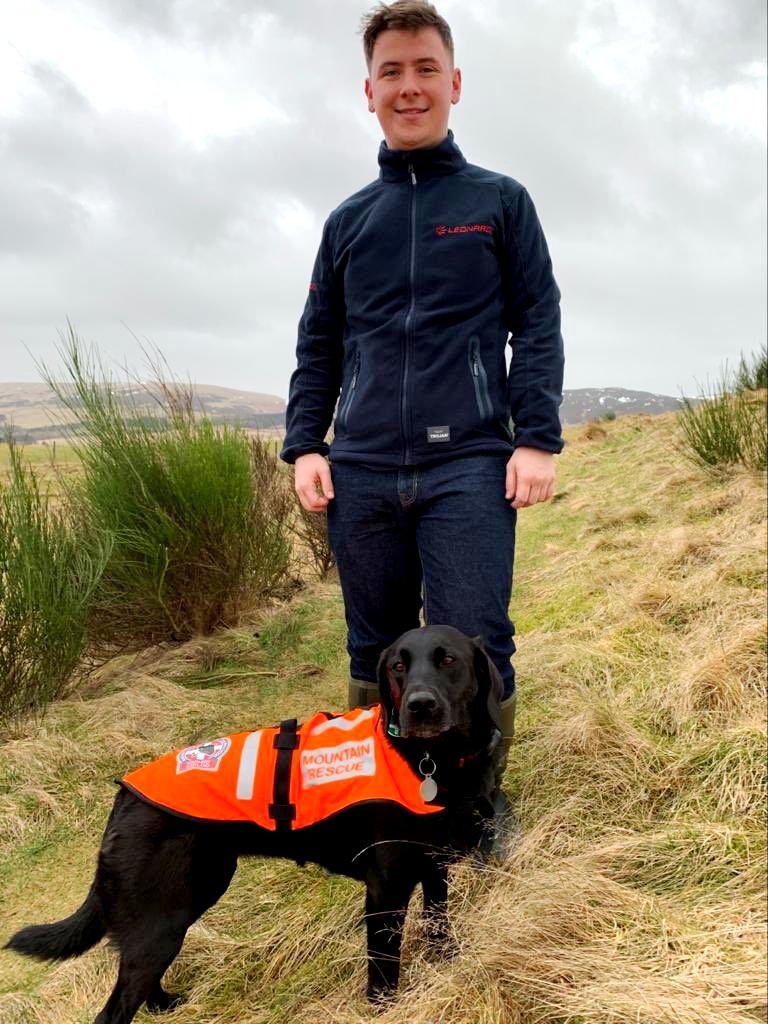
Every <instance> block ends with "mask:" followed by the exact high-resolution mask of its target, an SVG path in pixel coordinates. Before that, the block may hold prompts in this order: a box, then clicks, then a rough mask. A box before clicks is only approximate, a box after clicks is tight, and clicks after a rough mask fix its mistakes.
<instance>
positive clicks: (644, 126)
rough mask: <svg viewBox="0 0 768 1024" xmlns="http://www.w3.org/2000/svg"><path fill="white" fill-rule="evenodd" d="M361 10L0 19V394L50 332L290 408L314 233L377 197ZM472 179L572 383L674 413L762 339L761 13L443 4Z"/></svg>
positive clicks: (9, 5)
mask: <svg viewBox="0 0 768 1024" xmlns="http://www.w3.org/2000/svg"><path fill="white" fill-rule="evenodd" d="M367 7H368V5H367V4H366V3H365V2H364V0H323V2H322V3H318V2H310V0H279V2H272V3H268V2H261V0H3V2H2V4H1V5H0V381H3V380H4V381H12V380H37V379H39V378H38V374H37V371H36V369H35V365H34V359H38V360H44V361H46V362H48V363H49V364H53V365H54V366H56V365H57V358H56V355H55V345H56V343H57V332H58V330H60V329H61V328H63V327H64V326H65V323H66V318H67V317H69V318H70V320H71V321H72V322H73V324H74V326H75V328H76V329H77V330H78V332H79V333H80V334H81V336H82V337H83V338H84V339H85V340H87V341H89V342H92V343H94V344H96V345H97V346H98V348H99V350H100V352H101V354H102V356H103V358H104V360H105V362H106V364H107V365H108V366H110V367H116V366H119V365H120V364H125V363H127V364H129V365H130V366H131V367H132V368H134V369H135V370H138V371H139V372H141V367H142V357H141V353H140V350H139V346H138V344H137V342H136V341H135V340H134V338H133V337H132V333H131V332H133V334H135V335H137V336H138V337H139V338H141V339H146V340H147V341H148V342H150V343H151V344H152V345H155V346H157V347H158V348H159V349H160V350H161V351H162V352H163V354H164V355H165V357H166V359H167V361H168V363H169V364H170V366H171V367H172V369H173V371H174V372H175V374H177V375H178V376H181V377H187V376H189V377H191V378H192V380H193V381H198V382H200V383H207V384H219V385H223V386H226V387H236V388H246V389H249V390H253V391H262V392H269V393H272V394H277V395H282V396H284V397H285V396H286V395H287V389H288V379H289V376H290V373H291V370H292V368H293V361H294V347H295V339H296V323H297V320H298V318H299V316H300V313H301V310H302V308H303V305H304V300H305V296H306V293H307V285H308V282H309V277H310V271H311V267H312V262H313V259H314V254H315V251H316V248H317V244H318V241H319V237H320V231H321V228H322V224H323V221H324V220H325V218H326V216H327V215H328V213H329V212H330V210H331V209H332V208H333V207H334V206H336V205H337V204H338V203H339V202H341V201H342V200H343V199H344V198H345V197H346V196H347V195H349V194H350V193H352V192H354V191H356V190H357V189H358V188H360V187H362V186H363V185H365V184H366V183H367V182H369V181H370V180H372V179H373V178H374V177H376V175H377V173H378V167H377V164H376V152H377V147H378V143H379V140H380V137H381V136H380V131H379V127H378V122H377V121H376V119H375V116H374V115H372V114H369V113H368V112H367V109H366V106H365V102H364V97H363V79H364V74H365V67H364V62H363V58H362V52H361V46H360V39H359V36H358V24H359V20H360V17H361V15H362V14H363V13H364V12H365V11H366V9H367ZM438 8H439V10H440V11H441V13H443V14H444V15H445V16H446V17H447V18H448V20H449V21H450V22H451V25H452V28H453V33H454V38H455V41H456V62H457V64H458V66H459V67H461V69H462V73H463V82H464V86H463V94H462V98H461V102H460V103H459V105H458V106H457V107H455V108H454V109H453V113H452V120H451V126H452V127H453V130H454V133H455V136H456V141H457V142H458V144H459V146H460V147H461V148H462V150H463V152H464V154H465V156H466V157H467V158H468V159H469V160H470V162H472V163H475V164H480V165H482V166H485V167H490V168H493V169H494V170H497V171H503V172H504V173H506V174H509V175H511V176H512V177H513V178H517V179H518V180H519V181H522V182H523V184H524V185H525V186H526V187H527V188H528V191H529V192H530V193H531V195H532V196H533V199H534V202H535V203H536V206H537V208H538V211H539V216H540V218H541V221H542V223H543V225H544V230H545V232H546V234H547V238H548V241H549V246H550V250H551V252H552V257H553V262H554V265H555V274H556V277H557V279H558V282H559V284H560V287H561V290H562V292H563V332H564V336H565V341H566V357H567V365H566V387H570V388H578V387H607V386H622V387H626V388H633V389H640V390H648V391H657V392H664V393H667V394H679V392H680V390H681V389H682V390H684V391H685V392H687V393H693V392H695V390H696V382H697V381H698V382H700V383H701V382H703V381H705V379H706V378H707V377H712V376H713V375H716V374H717V373H718V371H719V369H720V368H721V366H722V364H723V363H724V361H725V360H728V361H729V362H730V363H731V364H733V363H735V362H737V361H738V358H739V353H740V352H741V351H744V352H745V353H749V352H754V351H757V350H758V349H759V348H760V346H761V344H762V343H763V339H764V337H765V330H766V326H765V316H766V300H765V284H764V282H765V277H766V235H765V230H766V149H765V147H766V54H765V38H766V25H765V3H764V0H499V2H496V0H471V2H466V0H465V2H460V0H443V2H442V3H439V4H438Z"/></svg>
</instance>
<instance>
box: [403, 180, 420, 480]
mask: <svg viewBox="0 0 768 1024" xmlns="http://www.w3.org/2000/svg"><path fill="white" fill-rule="evenodd" d="M408 173H409V175H410V177H411V237H410V243H411V247H410V266H409V283H410V292H411V301H410V303H409V305H408V312H407V313H406V315H405V326H404V331H405V357H404V359H403V389H402V392H401V395H400V430H401V432H402V437H403V465H404V466H407V465H409V463H410V457H411V448H410V444H409V441H410V436H409V430H408V371H409V368H410V361H411V360H410V355H411V342H412V332H411V323H412V321H413V312H414V309H415V306H416V184H417V182H416V172H415V171H414V169H413V164H408Z"/></svg>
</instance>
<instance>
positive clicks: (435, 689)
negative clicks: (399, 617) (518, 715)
mask: <svg viewBox="0 0 768 1024" xmlns="http://www.w3.org/2000/svg"><path fill="white" fill-rule="evenodd" d="M378 677H379V691H380V695H381V702H382V706H383V707H384V709H385V711H386V714H387V723H388V724H389V723H392V722H395V723H396V724H397V726H398V728H399V732H400V735H401V736H402V737H404V738H406V739H410V738H420V739H432V738H434V737H436V736H440V735H442V734H444V733H447V732H449V731H450V730H452V729H453V730H456V731H458V732H459V733H461V734H462V735H464V736H470V735H473V734H476V733H477V732H478V730H480V731H482V730H483V729H485V728H488V729H490V728H492V727H495V728H501V718H500V709H499V703H500V701H501V697H502V693H503V684H502V681H501V676H500V675H499V673H498V670H497V669H496V667H495V665H494V664H493V663H492V662H491V660H490V659H489V657H488V655H487V654H486V653H485V651H484V649H483V647H482V642H481V640H480V638H479V637H476V638H475V639H474V640H472V639H470V638H469V637H467V636H465V635H464V634H463V633H460V632H459V630H457V629H453V628H452V627H451V626H425V627H424V628H423V629H412V630H409V632H407V633H404V634H403V635H402V636H401V637H399V638H398V639H397V640H395V642H394V643H393V644H391V645H390V646H389V647H388V648H387V649H386V650H385V651H383V652H382V655H381V657H380V659H379V668H378Z"/></svg>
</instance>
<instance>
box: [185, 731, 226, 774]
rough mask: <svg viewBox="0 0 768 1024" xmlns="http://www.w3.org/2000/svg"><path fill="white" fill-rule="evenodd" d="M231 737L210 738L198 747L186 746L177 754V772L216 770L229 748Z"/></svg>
mask: <svg viewBox="0 0 768 1024" xmlns="http://www.w3.org/2000/svg"><path fill="white" fill-rule="evenodd" d="M229 746H230V742H229V737H227V736H220V737H219V738H218V739H215V740H208V741H207V742H206V743H200V744H199V745H198V746H196V747H185V748H184V749H183V750H180V751H179V752H178V754H177V755H176V774H177V775H181V773H182V772H188V771H192V770H193V769H197V770H198V771H204V772H215V771H216V770H217V769H218V767H219V761H221V759H222V757H224V755H225V754H226V752H227V751H228V750H229Z"/></svg>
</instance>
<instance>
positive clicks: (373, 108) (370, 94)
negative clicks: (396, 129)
mask: <svg viewBox="0 0 768 1024" xmlns="http://www.w3.org/2000/svg"><path fill="white" fill-rule="evenodd" d="M363 88H364V89H365V98H366V99H367V100H368V110H369V111H370V112H371V113H372V114H375V113H376V106H375V104H374V102H373V89H372V88H371V80H370V78H366V80H365V85H364V87H363Z"/></svg>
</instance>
